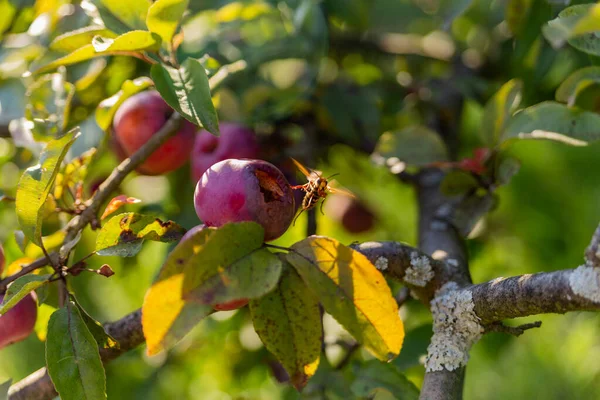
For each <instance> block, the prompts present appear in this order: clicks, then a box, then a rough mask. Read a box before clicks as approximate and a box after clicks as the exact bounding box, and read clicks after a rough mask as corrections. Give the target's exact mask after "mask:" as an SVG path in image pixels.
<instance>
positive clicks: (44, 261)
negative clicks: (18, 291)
mask: <svg viewBox="0 0 600 400" xmlns="http://www.w3.org/2000/svg"><path fill="white" fill-rule="evenodd" d="M49 255H50V257H51V258H56V259H58V254H57V253H50V254H49ZM48 264H50V262H49V260H48V258H46V257H45V256H44V257H42V258H38V259H37V260H35V261H34V262H32V263H31V264H29V265H27V266H25V267H23V268H21V270H20V271H19V272H17V273H15V274H13V275H11V276H8V277H6V278H4V279H2V280H1V281H0V294H2V293H4V292H5V291H6V287H7V286H8V284H9V283H11V282H13V281H15V280H17V279H19V278H20V277H22V276H25V275H27V274H28V273H30V272H32V271H35V270H36V269H39V268H42V267H45V266H46V265H48Z"/></svg>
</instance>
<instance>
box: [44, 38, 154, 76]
mask: <svg viewBox="0 0 600 400" xmlns="http://www.w3.org/2000/svg"><path fill="white" fill-rule="evenodd" d="M159 48H160V36H158V35H157V34H155V33H152V32H148V31H131V32H127V33H124V34H122V35H121V36H118V37H116V38H114V39H112V38H107V37H102V36H95V37H94V38H93V39H92V43H91V44H88V45H85V46H83V47H80V48H78V49H77V50H75V51H73V52H72V53H69V54H67V55H66V56H64V57H61V58H58V59H56V60H54V61H52V62H50V63H48V64H46V65H44V66H43V67H41V68H39V69H37V70H36V71H35V73H36V74H39V73H42V72H48V71H51V70H53V69H55V68H57V67H59V66H61V65H71V64H76V63H80V62H82V61H86V60H89V59H92V58H94V57H102V56H109V55H112V54H123V53H124V52H125V53H127V52H142V51H146V50H148V51H154V50H158V49H159Z"/></svg>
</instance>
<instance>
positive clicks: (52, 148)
mask: <svg viewBox="0 0 600 400" xmlns="http://www.w3.org/2000/svg"><path fill="white" fill-rule="evenodd" d="M79 134H80V132H79V128H75V129H72V130H71V131H69V132H67V133H66V134H65V135H64V136H63V137H62V138H60V139H55V140H52V141H50V142H48V144H46V147H45V148H44V150H43V151H42V153H41V154H40V158H39V163H38V164H37V165H35V166H33V167H29V168H27V169H26V170H25V172H24V173H23V175H22V176H21V179H20V180H19V184H18V186H17V196H16V203H15V206H16V212H17V218H18V220H19V225H20V226H21V230H22V231H23V233H24V234H25V236H27V238H28V239H29V240H31V241H32V242H33V243H35V244H37V245H38V246H39V245H40V244H41V243H42V216H43V208H44V203H45V202H46V198H47V197H48V194H49V193H50V189H51V188H52V184H53V183H54V179H55V178H56V174H57V173H58V170H59V168H60V164H61V162H62V160H63V159H64V158H65V156H66V154H67V152H68V151H69V148H70V147H71V145H72V144H73V142H75V140H76V139H77V138H78V137H79Z"/></svg>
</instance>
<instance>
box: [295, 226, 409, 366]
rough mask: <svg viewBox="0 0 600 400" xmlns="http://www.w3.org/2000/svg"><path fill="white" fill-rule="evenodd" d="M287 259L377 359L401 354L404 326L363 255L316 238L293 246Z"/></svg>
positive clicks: (380, 277)
mask: <svg viewBox="0 0 600 400" xmlns="http://www.w3.org/2000/svg"><path fill="white" fill-rule="evenodd" d="M287 259H288V261H289V262H290V263H291V264H292V265H293V266H294V268H296V271H297V272H298V273H299V274H300V276H301V277H302V279H303V280H304V282H305V283H306V285H307V286H308V287H309V288H310V289H311V290H312V291H313V292H314V293H315V294H316V295H317V297H318V298H319V300H320V302H321V304H322V305H323V307H324V308H325V310H326V311H327V312H328V313H329V314H331V315H332V316H333V317H334V318H335V319H336V320H337V321H338V322H339V323H340V324H341V325H342V326H343V327H344V328H346V330H347V331H348V332H349V333H350V334H351V335H352V336H354V338H355V339H356V340H357V341H358V342H359V343H361V344H363V345H364V346H365V347H366V348H367V349H368V350H370V351H371V352H372V353H373V354H374V355H375V356H376V357H377V358H379V359H380V360H383V361H389V360H391V359H392V358H394V357H396V356H397V355H398V354H399V353H400V349H401V348H402V342H403V340H404V326H403V324H402V320H401V319H400V317H399V316H398V305H397V304H396V301H395V300H394V298H393V297H392V293H391V291H390V288H389V286H388V285H387V282H386V281H385V278H384V277H383V275H382V274H381V272H379V271H378V270H377V269H376V268H375V266H374V265H373V264H371V262H370V261H369V260H368V259H367V258H366V257H365V256H364V255H362V254H361V253H359V252H357V251H355V250H352V249H350V248H349V247H346V246H344V245H342V244H341V243H339V242H338V241H336V240H334V239H331V238H327V237H319V236H311V237H309V238H307V239H304V240H303V241H301V242H298V243H296V244H295V245H293V246H292V251H290V252H289V253H288V254H287Z"/></svg>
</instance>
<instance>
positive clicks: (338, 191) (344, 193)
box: [327, 180, 356, 199]
mask: <svg viewBox="0 0 600 400" xmlns="http://www.w3.org/2000/svg"><path fill="white" fill-rule="evenodd" d="M334 181H335V180H332V181H331V182H332V183H333V182H334ZM327 191H328V192H329V193H335V194H341V195H342V196H348V197H352V198H353V199H356V195H355V194H354V193H352V192H351V191H349V190H348V189H342V188H339V187H332V186H331V185H327Z"/></svg>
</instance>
